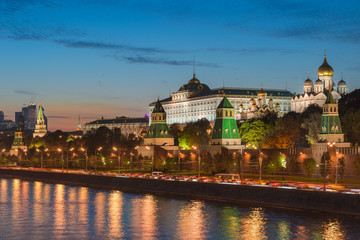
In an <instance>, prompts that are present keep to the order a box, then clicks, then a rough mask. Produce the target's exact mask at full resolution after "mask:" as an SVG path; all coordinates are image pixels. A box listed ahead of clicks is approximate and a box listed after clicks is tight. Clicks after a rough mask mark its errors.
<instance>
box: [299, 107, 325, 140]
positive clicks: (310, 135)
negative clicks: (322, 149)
mask: <svg viewBox="0 0 360 240" xmlns="http://www.w3.org/2000/svg"><path fill="white" fill-rule="evenodd" d="M310 106H311V105H310ZM313 108H314V107H313ZM320 109H321V108H320ZM304 115H305V116H306V117H305V118H304V120H303V124H302V126H303V128H304V129H305V131H306V133H305V137H306V140H307V142H308V143H309V144H314V143H316V142H317V140H318V135H319V132H320V127H321V118H322V113H321V112H317V111H314V112H311V113H306V114H305V112H304Z"/></svg>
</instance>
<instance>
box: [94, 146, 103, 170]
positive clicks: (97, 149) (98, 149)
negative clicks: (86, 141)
mask: <svg viewBox="0 0 360 240" xmlns="http://www.w3.org/2000/svg"><path fill="white" fill-rule="evenodd" d="M101 149H102V147H99V148H95V156H94V165H95V168H94V172H95V174H96V151H101Z"/></svg>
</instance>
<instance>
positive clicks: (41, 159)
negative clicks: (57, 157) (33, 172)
mask: <svg viewBox="0 0 360 240" xmlns="http://www.w3.org/2000/svg"><path fill="white" fill-rule="evenodd" d="M36 152H40V153H41V155H40V169H41V170H42V169H43V151H41V150H39V149H38V148H37V149H36Z"/></svg>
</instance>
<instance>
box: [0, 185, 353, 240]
mask: <svg viewBox="0 0 360 240" xmlns="http://www.w3.org/2000/svg"><path fill="white" fill-rule="evenodd" d="M0 220H1V221H0V239H245V240H260V239H298V240H303V239H326V240H332V239H336V240H341V239H360V220H359V219H358V218H353V217H348V216H334V215H324V214H320V213H313V212H311V213H310V212H301V211H291V210H274V209H267V208H252V207H247V206H239V205H230V204H225V203H214V202H207V201H200V200H188V199H174V198H166V197H159V196H154V195H149V194H129V193H124V192H121V191H106V190H97V189H90V188H86V187H70V186H65V185H61V184H47V183H41V182H28V181H21V180H17V179H0Z"/></svg>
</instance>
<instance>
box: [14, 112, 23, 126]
mask: <svg viewBox="0 0 360 240" xmlns="http://www.w3.org/2000/svg"><path fill="white" fill-rule="evenodd" d="M20 116H23V113H22V112H15V125H16V126H17V125H18V124H19V117H20ZM23 117H24V116H23Z"/></svg>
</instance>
